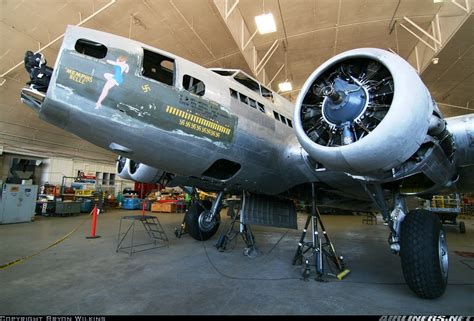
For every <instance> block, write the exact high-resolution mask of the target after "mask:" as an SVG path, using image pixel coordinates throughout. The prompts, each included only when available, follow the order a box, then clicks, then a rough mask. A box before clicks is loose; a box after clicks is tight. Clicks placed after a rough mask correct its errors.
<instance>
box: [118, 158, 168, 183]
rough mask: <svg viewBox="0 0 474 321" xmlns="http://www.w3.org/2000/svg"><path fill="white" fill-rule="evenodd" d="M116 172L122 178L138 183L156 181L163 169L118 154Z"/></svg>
mask: <svg viewBox="0 0 474 321" xmlns="http://www.w3.org/2000/svg"><path fill="white" fill-rule="evenodd" d="M117 173H118V175H119V176H120V177H121V178H123V179H129V180H133V181H135V182H140V183H156V182H157V181H158V180H159V179H160V177H161V176H162V174H163V171H161V170H159V169H157V168H154V167H151V166H148V165H145V164H143V163H140V162H137V161H134V160H131V159H129V158H125V157H122V156H119V158H118V159H117Z"/></svg>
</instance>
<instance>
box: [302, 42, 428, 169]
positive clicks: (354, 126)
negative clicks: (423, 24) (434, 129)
mask: <svg viewBox="0 0 474 321" xmlns="http://www.w3.org/2000/svg"><path fill="white" fill-rule="evenodd" d="M335 97H336V98H337V99H335ZM433 108H434V102H433V101H432V99H431V96H430V94H429V92H428V90H427V88H426V87H425V85H424V84H423V82H422V81H421V79H420V77H419V76H418V74H417V73H416V71H415V70H414V69H413V68H412V67H411V66H410V65H409V64H408V63H407V62H406V61H405V60H403V59H402V58H401V57H399V56H397V55H395V54H392V53H390V52H388V51H385V50H381V49H375V48H361V49H355V50H350V51H347V52H344V53H341V54H339V55H337V56H335V57H333V58H332V59H330V60H328V61H326V62H325V63H324V64H322V65H321V66H320V67H319V68H317V69H316V70H315V71H314V72H313V73H312V74H311V75H310V77H309V78H308V79H307V80H306V82H305V84H304V85H303V87H302V89H301V92H300V94H299V95H298V98H297V101H296V108H295V114H294V122H295V128H296V135H297V137H298V140H299V142H300V144H301V145H302V146H303V148H304V149H305V150H306V152H308V154H309V155H310V156H311V157H312V158H314V159H315V160H316V161H318V162H319V163H321V164H323V165H324V166H325V167H326V168H328V169H333V170H338V171H344V172H348V173H351V174H367V173H373V172H377V171H383V170H390V169H392V168H393V167H396V166H398V165H400V164H402V163H403V162H405V161H406V160H407V159H408V158H410V157H411V156H412V155H413V154H414V153H415V152H416V151H417V150H418V149H419V147H420V145H421V144H422V143H423V141H424V139H425V137H426V134H427V131H428V128H429V125H430V116H431V114H432V113H433Z"/></svg>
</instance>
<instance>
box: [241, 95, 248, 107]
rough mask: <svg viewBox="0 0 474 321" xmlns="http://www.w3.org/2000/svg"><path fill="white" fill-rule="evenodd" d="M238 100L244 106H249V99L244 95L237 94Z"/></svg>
mask: <svg viewBox="0 0 474 321" xmlns="http://www.w3.org/2000/svg"><path fill="white" fill-rule="evenodd" d="M239 100H240V101H241V102H242V103H244V104H247V105H248V104H249V98H248V97H247V96H245V95H244V94H241V93H239Z"/></svg>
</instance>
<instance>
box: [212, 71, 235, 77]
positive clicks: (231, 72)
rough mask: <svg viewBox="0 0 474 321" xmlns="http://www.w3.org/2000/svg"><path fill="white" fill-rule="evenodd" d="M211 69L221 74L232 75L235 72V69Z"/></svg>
mask: <svg viewBox="0 0 474 321" xmlns="http://www.w3.org/2000/svg"><path fill="white" fill-rule="evenodd" d="M211 70H212V71H214V72H215V73H216V74H219V75H221V76H232V75H233V74H235V70H216V69H211Z"/></svg>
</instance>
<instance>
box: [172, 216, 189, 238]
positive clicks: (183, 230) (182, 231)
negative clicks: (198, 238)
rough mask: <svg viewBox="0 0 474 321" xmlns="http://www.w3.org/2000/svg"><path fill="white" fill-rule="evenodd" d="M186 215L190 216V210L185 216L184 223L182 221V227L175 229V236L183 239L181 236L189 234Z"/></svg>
mask: <svg viewBox="0 0 474 321" xmlns="http://www.w3.org/2000/svg"><path fill="white" fill-rule="evenodd" d="M186 215H188V210H186V212H185V213H184V216H183V221H181V225H180V226H179V228H178V227H175V228H174V235H175V236H176V237H177V238H181V235H184V234H188V231H186Z"/></svg>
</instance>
